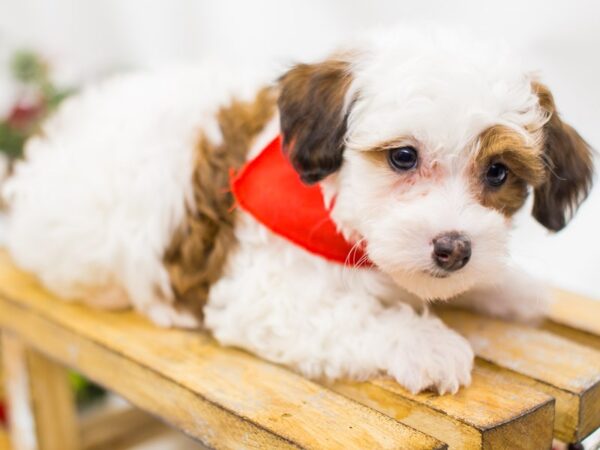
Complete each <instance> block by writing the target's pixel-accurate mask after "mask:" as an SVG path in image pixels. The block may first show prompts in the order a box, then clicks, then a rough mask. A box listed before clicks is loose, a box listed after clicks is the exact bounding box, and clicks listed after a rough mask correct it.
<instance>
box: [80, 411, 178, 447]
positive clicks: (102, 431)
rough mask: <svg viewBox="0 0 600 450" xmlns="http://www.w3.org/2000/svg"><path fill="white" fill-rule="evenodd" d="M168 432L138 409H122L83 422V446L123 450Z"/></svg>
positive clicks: (165, 427)
mask: <svg viewBox="0 0 600 450" xmlns="http://www.w3.org/2000/svg"><path fill="white" fill-rule="evenodd" d="M169 430H170V429H169V428H168V427H167V426H166V425H165V424H163V423H162V422H160V421H158V420H157V419H155V418H154V417H152V416H150V415H149V414H147V413H145V412H143V411H140V410H139V409H136V408H126V409H119V410H117V411H111V412H108V413H102V414H101V415H99V416H91V417H86V418H85V419H83V420H82V423H81V447H82V448H83V449H84V450H120V449H123V450H124V449H127V448H130V447H133V446H134V445H138V444H140V443H142V442H145V441H147V440H148V439H151V438H154V437H156V436H158V435H160V434H163V433H166V432H168V431H169Z"/></svg>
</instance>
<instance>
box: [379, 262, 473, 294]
mask: <svg viewBox="0 0 600 450" xmlns="http://www.w3.org/2000/svg"><path fill="white" fill-rule="evenodd" d="M390 276H391V277H392V279H393V280H394V282H395V283H396V284H397V285H398V286H400V287H401V288H403V289H406V290H407V291H409V292H411V293H412V294H414V295H416V296H417V297H419V298H421V299H422V300H423V301H433V300H449V299H451V298H453V297H456V296H457V295H460V294H462V293H463V292H466V291H468V290H469V289H471V288H473V286H474V285H475V279H474V278H473V277H470V276H468V275H467V274H465V273H461V272H460V271H459V272H454V273H448V272H441V271H435V270H432V271H427V270H426V271H422V272H414V271H410V272H409V271H401V270H400V271H394V272H392V273H390Z"/></svg>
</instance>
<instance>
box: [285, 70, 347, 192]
mask: <svg viewBox="0 0 600 450" xmlns="http://www.w3.org/2000/svg"><path fill="white" fill-rule="evenodd" d="M351 82H352V77H351V74H350V65H349V63H347V62H345V61H341V60H327V61H324V62H322V63H318V64H299V65H297V66H295V67H293V68H292V69H290V70H289V71H288V72H287V73H286V74H284V75H283V76H282V77H281V78H280V79H279V86H280V95H279V100H278V106H279V114H280V120H281V133H282V136H283V148H284V150H285V151H286V152H287V153H288V155H289V157H290V160H291V162H292V165H293V166H294V169H296V171H297V172H298V173H299V174H300V178H301V179H302V181H303V182H304V183H306V184H313V183H316V182H318V181H321V180H322V179H323V178H325V177H326V176H327V175H329V174H331V173H333V172H335V171H336V170H338V169H339V168H340V166H341V165H342V154H343V151H344V138H345V135H346V122H347V116H348V105H347V104H346V103H347V102H348V100H347V98H346V97H347V95H346V94H347V92H348V88H349V86H350V83H351Z"/></svg>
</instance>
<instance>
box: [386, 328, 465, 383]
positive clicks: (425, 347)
mask: <svg viewBox="0 0 600 450" xmlns="http://www.w3.org/2000/svg"><path fill="white" fill-rule="evenodd" d="M427 322H429V323H431V324H430V326H428V327H427V328H426V329H424V330H420V331H419V335H418V336H414V337H415V339H414V341H412V344H413V345H412V346H407V347H404V346H403V347H404V348H402V350H401V351H399V352H398V353H397V355H396V359H395V360H394V361H392V362H391V363H390V365H389V367H388V370H387V371H388V373H389V375H391V376H392V377H394V378H395V380H396V381H397V382H398V383H400V384H401V385H402V386H404V387H405V388H407V389H408V390H409V391H411V392H413V393H417V392H420V391H423V390H425V389H433V390H435V391H437V392H438V393H439V394H446V393H451V394H454V393H456V392H457V391H458V389H459V387H461V386H466V385H468V384H470V383H471V371H472V369H473V359H474V354H473V350H472V348H471V345H470V344H469V342H468V341H467V340H466V339H465V338H463V337H462V336H460V335H459V334H458V333H456V332H455V331H452V330H450V329H448V328H446V326H444V325H443V324H442V323H441V322H440V321H439V320H438V319H430V320H428V321H427Z"/></svg>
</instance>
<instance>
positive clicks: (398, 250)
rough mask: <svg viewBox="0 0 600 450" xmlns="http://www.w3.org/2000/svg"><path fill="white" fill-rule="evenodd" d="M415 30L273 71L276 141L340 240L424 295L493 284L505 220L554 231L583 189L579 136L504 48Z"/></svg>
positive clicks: (587, 175) (503, 250) (501, 260)
mask: <svg viewBox="0 0 600 450" xmlns="http://www.w3.org/2000/svg"><path fill="white" fill-rule="evenodd" d="M469 41H471V42H472V40H469V39H466V40H462V39H460V38H457V37H456V36H454V35H452V34H448V33H446V32H444V33H430V34H422V33H419V32H415V30H406V31H404V32H393V33H389V34H385V35H379V36H375V37H372V38H368V39H366V40H365V42H364V43H363V44H362V45H359V46H358V47H357V48H355V49H352V50H351V51H346V52H345V53H343V54H341V55H343V56H339V57H336V58H332V59H329V60H326V61H323V62H320V63H317V64H302V65H298V66H296V67H294V68H292V69H291V70H290V71H289V72H287V73H286V74H285V75H284V76H283V77H282V78H281V79H280V89H281V92H280V97H279V109H280V117H281V132H282V135H283V139H284V147H285V149H286V150H287V151H288V153H289V156H290V159H291V161H292V164H293V166H294V167H295V169H296V170H297V171H298V173H299V174H300V176H301V178H302V180H303V181H304V182H306V183H309V184H311V183H317V182H319V183H321V186H322V189H323V192H324V195H325V198H326V201H328V202H331V201H332V200H333V199H335V202H332V203H331V204H332V205H333V209H332V218H333V220H334V221H335V222H336V224H337V225H338V226H339V228H340V229H341V231H342V232H343V233H344V234H345V235H346V237H347V238H348V239H352V240H358V239H364V240H365V242H366V244H367V252H368V254H369V256H370V258H371V259H372V261H373V262H375V264H376V265H377V266H378V267H379V268H380V269H381V270H383V271H385V272H387V273H388V274H389V275H390V276H391V277H392V278H394V280H395V281H396V282H397V283H398V284H399V285H401V286H402V287H404V288H406V289H408V290H410V291H412V292H413V293H414V294H416V295H418V296H420V297H421V298H423V299H433V298H441V299H446V298H450V297H453V296H455V295H457V294H459V293H461V292H463V291H465V290H467V289H469V288H471V287H472V286H474V285H475V284H477V283H478V282H480V281H485V282H493V281H494V279H495V277H496V275H497V273H498V272H499V270H498V269H499V268H500V267H499V266H500V265H502V264H505V262H506V257H507V238H508V231H509V229H510V223H511V217H512V215H513V214H514V213H515V212H516V211H517V210H519V209H520V208H521V207H522V206H523V204H524V203H525V199H526V197H527V195H528V193H529V192H530V191H533V193H534V206H533V211H532V213H533V216H534V217H535V218H536V219H537V220H538V221H539V222H540V223H541V224H542V225H544V226H545V227H546V228H548V229H550V230H552V231H558V230H560V229H562V228H563V227H564V226H565V225H566V224H567V222H568V220H569V218H570V217H571V216H572V214H573V213H574V211H575V210H576V209H577V207H578V205H579V204H580V202H581V201H582V200H583V199H584V198H585V197H586V195H587V193H588V190H589V188H590V185H591V178H592V157H591V150H590V148H589V146H588V145H587V144H586V143H585V141H584V140H583V139H582V138H581V137H580V136H579V135H578V134H577V132H576V131H575V130H574V129H573V128H571V127H570V126H569V125H567V124H565V123H564V122H563V121H562V120H561V118H560V117H559V115H558V113H557V111H556V107H555V104H554V100H553V98H552V94H551V93H550V91H549V90H548V88H546V87H545V86H544V85H542V84H541V83H539V82H538V81H537V80H536V79H535V78H534V77H532V76H531V75H530V74H528V73H527V72H524V71H522V70H521V69H520V68H519V66H518V64H516V63H514V62H513V60H512V59H511V57H510V56H509V55H508V54H507V53H506V51H505V50H502V49H501V50H490V49H489V48H486V47H482V46H479V45H473V44H472V43H471V42H469Z"/></svg>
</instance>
